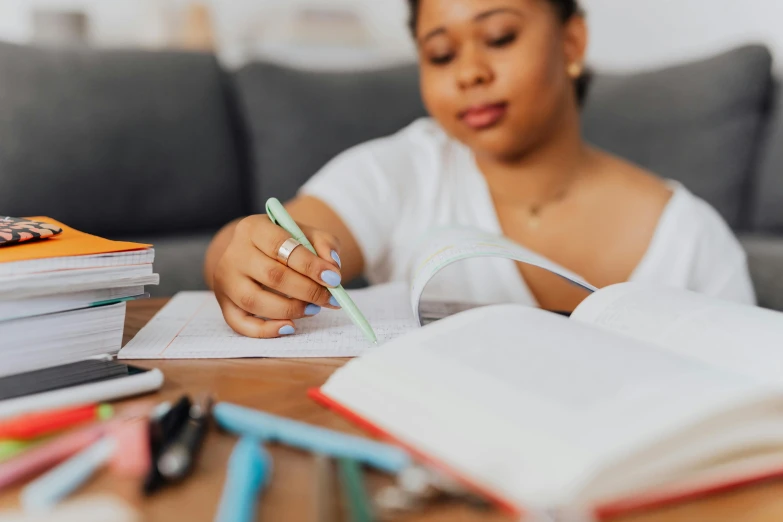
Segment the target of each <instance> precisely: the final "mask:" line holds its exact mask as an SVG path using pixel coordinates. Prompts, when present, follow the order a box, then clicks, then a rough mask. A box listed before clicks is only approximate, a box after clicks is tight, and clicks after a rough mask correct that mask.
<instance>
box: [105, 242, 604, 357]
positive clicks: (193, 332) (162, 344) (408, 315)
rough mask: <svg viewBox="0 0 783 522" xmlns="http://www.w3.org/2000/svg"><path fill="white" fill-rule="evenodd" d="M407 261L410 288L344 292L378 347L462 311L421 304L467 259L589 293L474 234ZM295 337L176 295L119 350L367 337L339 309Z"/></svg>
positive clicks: (311, 350)
mask: <svg viewBox="0 0 783 522" xmlns="http://www.w3.org/2000/svg"><path fill="white" fill-rule="evenodd" d="M422 244H424V245H426V248H422V249H420V250H419V252H418V257H417V258H416V259H415V260H414V261H413V262H412V263H411V267H412V269H411V279H410V283H409V284H406V283H391V284H388V285H380V286H376V287H372V288H367V289H363V290H355V291H352V292H350V294H351V297H352V298H353V300H354V301H355V302H356V305H357V306H358V307H359V309H360V310H361V311H362V313H363V314H364V315H365V317H366V318H367V320H368V322H369V323H370V324H371V325H372V327H373V330H374V331H375V333H376V335H377V336H378V341H379V343H381V344H382V343H384V342H387V341H390V340H392V339H395V338H396V337H398V336H400V335H403V334H405V333H406V332H408V331H410V330H413V329H416V328H418V327H419V325H421V324H424V323H427V322H429V320H431V319H437V318H440V317H442V316H444V315H448V314H449V313H452V312H456V311H459V310H461V309H462V305H461V304H453V305H452V304H443V303H427V302H422V301H421V296H422V294H423V292H424V289H425V287H426V286H427V283H428V282H429V281H430V280H431V279H432V278H433V277H434V276H435V275H436V274H437V273H438V272H439V271H441V270H442V269H444V268H445V267H447V266H449V265H451V264H452V263H456V262H458V261H461V260H463V259H468V258H472V257H488V256H489V257H504V258H509V259H514V260H516V261H520V262H523V263H528V264H531V265H535V266H539V267H542V268H545V269H547V270H550V271H552V272H554V273H556V274H559V275H561V276H562V277H564V278H566V279H568V280H569V281H571V282H573V283H574V284H575V285H578V286H580V287H583V288H585V289H586V290H587V291H592V290H594V287H592V286H590V285H589V284H588V283H587V282H586V281H584V280H583V279H582V278H580V277H579V276H577V275H576V274H573V273H571V272H569V271H568V270H565V269H564V268H562V267H560V266H558V265H556V264H554V263H552V262H551V261H549V260H547V259H546V258H544V257H542V256H540V255H538V254H535V253H533V252H531V251H529V250H527V249H525V248H524V247H522V246H520V245H518V244H516V243H514V242H512V241H510V240H508V239H505V238H502V237H498V236H494V235H491V234H487V233H485V232H482V231H478V230H473V229H461V228H460V229H452V228H449V229H442V230H438V231H435V232H434V233H433V234H432V235H430V236H429V237H428V239H427V240H426V241H424V242H423V243H422ZM296 331H297V334H296V335H295V336H292V337H285V338H280V339H248V338H245V337H242V336H240V335H238V334H236V333H234V332H233V331H232V330H231V329H230V328H229V327H228V326H227V325H226V323H225V321H224V320H223V315H222V313H221V311H220V307H219V306H218V304H217V300H216V299H215V296H214V294H212V293H211V292H183V293H180V294H178V295H176V296H175V297H174V298H173V299H172V300H171V301H170V302H169V303H168V304H167V305H166V306H165V307H164V308H163V309H162V310H161V311H160V312H159V313H158V314H157V315H156V316H155V317H154V318H153V319H152V321H150V322H149V323H148V324H147V325H146V326H145V327H144V328H143V329H142V330H141V331H140V332H139V334H138V335H137V336H136V337H135V338H134V339H133V340H132V341H131V342H130V343H128V345H127V346H126V347H125V348H123V350H122V351H121V352H120V357H121V358H124V359H202V358H232V357H233V358H239V357H352V356H356V355H361V354H362V353H364V352H365V351H366V350H368V349H370V345H369V344H368V342H367V339H365V338H364V336H363V335H362V334H361V331H360V330H359V329H358V328H357V327H356V326H355V325H354V324H353V323H352V322H351V320H350V318H349V317H348V316H347V315H346V314H345V313H344V312H342V311H339V310H338V311H335V310H323V311H321V313H320V314H318V315H317V316H315V317H312V318H306V319H301V320H299V321H297V325H296Z"/></svg>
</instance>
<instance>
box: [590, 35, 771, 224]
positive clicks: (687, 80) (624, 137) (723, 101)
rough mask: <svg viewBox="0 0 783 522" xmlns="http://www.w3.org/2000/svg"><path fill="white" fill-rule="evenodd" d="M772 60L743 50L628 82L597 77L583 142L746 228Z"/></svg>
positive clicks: (761, 50)
mask: <svg viewBox="0 0 783 522" xmlns="http://www.w3.org/2000/svg"><path fill="white" fill-rule="evenodd" d="M770 91H771V56H770V53H769V51H768V50H767V49H766V48H765V47H761V46H747V47H742V48H739V49H736V50H733V51H730V52H727V53H724V54H721V55H719V56H715V57H713V58H710V59H706V60H702V61H699V62H693V63H689V64H685V65H680V66H677V67H671V68H667V69H663V70H658V71H651V72H644V73H638V74H630V75H609V74H598V75H596V78H595V79H594V83H593V84H592V85H591V87H590V93H589V95H588V99H587V103H586V106H585V109H584V118H583V129H584V134H585V136H586V138H587V140H588V141H590V142H591V143H593V144H595V145H597V146H598V147H601V148H603V149H605V150H607V151H609V152H612V153H615V154H617V155H618V156H621V157H624V158H627V159H629V160H631V161H633V162H635V163H637V164H639V165H641V166H643V167H646V168H648V169H650V170H652V171H653V172H655V173H657V174H658V175H660V176H664V177H667V178H672V179H676V180H678V181H681V182H683V183H684V184H685V185H686V186H687V187H688V188H689V189H690V190H692V191H693V192H694V193H696V194H697V195H699V196H701V197H702V198H704V199H706V200H707V201H708V202H709V203H711V204H712V205H713V206H714V207H715V208H716V209H717V210H718V211H719V212H720V213H721V214H722V215H723V217H724V218H725V219H726V220H727V221H728V222H729V224H730V225H732V226H733V227H735V228H737V227H742V226H744V225H747V223H746V222H745V221H744V220H743V218H744V217H745V213H746V212H748V208H747V207H748V199H749V198H748V196H749V189H750V184H749V181H750V180H751V176H752V172H753V171H754V168H755V161H756V156H757V152H758V151H757V143H758V141H759V136H760V133H761V130H762V128H763V121H764V114H765V109H766V104H767V101H768V96H769V94H770Z"/></svg>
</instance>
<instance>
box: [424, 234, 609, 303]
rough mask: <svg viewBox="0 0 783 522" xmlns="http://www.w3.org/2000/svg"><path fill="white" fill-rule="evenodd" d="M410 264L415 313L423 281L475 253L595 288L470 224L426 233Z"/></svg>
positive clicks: (472, 256) (587, 287) (509, 241)
mask: <svg viewBox="0 0 783 522" xmlns="http://www.w3.org/2000/svg"><path fill="white" fill-rule="evenodd" d="M416 250H417V251H419V252H420V254H419V255H418V256H417V257H416V259H415V261H414V263H413V266H412V283H411V295H410V305H411V309H412V310H413V314H414V316H415V317H419V300H420V299H421V295H422V293H423V292H424V289H425V287H426V286H427V283H428V282H429V281H430V279H432V278H433V277H434V276H435V274H437V273H438V272H439V271H441V270H443V269H444V268H446V267H447V266H449V265H451V264H453V263H456V262H458V261H461V260H463V259H469V258H475V257H502V258H506V259H512V260H514V261H518V262H521V263H527V264H529V265H533V266H537V267H540V268H544V269H546V270H549V271H550V272H553V273H555V274H557V275H559V276H560V277H563V278H564V279H567V280H569V281H571V282H572V283H573V284H575V285H577V286H580V287H582V288H584V289H586V290H588V291H591V292H594V291H595V290H596V288H595V287H594V286H592V285H591V284H590V283H588V282H587V281H585V280H584V279H583V278H582V277H581V276H579V275H577V274H575V273H573V272H571V271H569V270H567V269H565V268H563V267H561V266H560V265H558V264H556V263H554V262H552V261H550V260H549V259H547V258H545V257H544V256H541V255H539V254H537V253H535V252H533V251H531V250H528V249H527V248H525V247H523V246H522V245H520V244H518V243H515V242H513V241H511V240H510V239H508V238H505V237H502V236H497V235H494V234H490V233H488V232H485V231H482V230H478V229H471V228H442V229H437V230H435V231H433V232H432V233H431V234H429V235H427V236H426V237H425V238H424V239H423V240H422V241H421V242H420V244H419V246H418V248H417V249H416Z"/></svg>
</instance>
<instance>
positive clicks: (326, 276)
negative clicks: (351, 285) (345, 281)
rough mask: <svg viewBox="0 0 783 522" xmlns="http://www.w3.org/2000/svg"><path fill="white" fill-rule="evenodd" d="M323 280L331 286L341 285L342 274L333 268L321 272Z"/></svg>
mask: <svg viewBox="0 0 783 522" xmlns="http://www.w3.org/2000/svg"><path fill="white" fill-rule="evenodd" d="M321 280H322V281H323V282H324V283H326V284H327V285H329V286H340V281H341V279H340V274H338V273H337V272H332V271H331V270H324V271H323V272H321Z"/></svg>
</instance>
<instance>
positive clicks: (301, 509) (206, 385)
mask: <svg viewBox="0 0 783 522" xmlns="http://www.w3.org/2000/svg"><path fill="white" fill-rule="evenodd" d="M164 303H165V300H159V299H157V300H156V299H152V300H148V301H137V302H132V303H129V305H128V317H127V320H126V323H125V338H124V342H127V341H128V340H130V339H131V338H132V337H133V336H134V335H135V334H136V332H138V331H139V329H140V328H141V327H142V326H144V324H146V323H147V321H149V319H150V318H151V317H152V316H153V315H154V314H155V312H156V311H157V310H158V309H160V307H161V306H163V304H164ZM132 363H133V364H137V365H138V366H144V367H156V368H159V369H160V370H161V371H163V373H164V375H165V376H166V384H165V385H164V387H163V389H162V390H161V391H160V392H159V393H158V394H156V395H155V396H152V399H154V400H155V401H161V400H164V399H170V400H175V399H176V398H177V397H179V396H180V395H181V394H183V393H190V394H195V393H199V392H203V391H211V392H212V393H213V394H214V395H215V396H216V398H217V399H218V400H222V401H231V402H234V403H237V404H241V405H245V406H249V407H253V408H258V409H263V410H265V411H268V412H271V413H275V414H279V415H284V416H286V417H290V418H293V419H298V420H302V421H306V422H309V423H312V424H317V425H319V426H325V427H329V428H333V429H338V430H341V431H345V432H348V433H353V434H361V432H360V431H359V430H357V429H356V428H355V427H354V426H353V425H351V424H349V423H348V422H347V421H345V420H343V419H342V418H340V417H339V416H337V415H335V414H333V413H331V412H329V411H327V410H325V409H323V408H321V407H320V406H318V405H317V404H315V403H314V402H313V401H311V400H310V399H309V398H307V396H306V392H307V390H308V389H309V388H312V387H316V386H319V385H321V384H323V383H324V382H325V381H326V379H327V378H328V377H329V375H330V374H331V373H332V372H333V371H334V370H335V369H336V368H338V367H339V366H340V365H342V364H343V363H344V360H342V359H320V360H285V359H253V360H209V361H174V360H171V361H139V362H132ZM141 400H150V397H146V398H141V399H135V400H132V401H125V403H124V404H132V403H135V402H138V401H141ZM235 442H236V438H234V437H232V436H230V435H227V434H223V433H220V432H218V431H217V430H212V431H211V432H210V433H209V435H208V437H207V440H206V441H205V446H204V450H203V452H202V454H201V458H200V460H199V462H198V466H197V468H196V470H195V472H194V474H193V475H192V476H191V477H190V479H189V480H187V481H186V482H184V483H183V484H181V485H179V486H176V487H171V488H169V489H166V490H164V491H162V492H161V493H159V494H157V495H155V496H154V497H152V498H150V499H145V498H143V497H142V496H141V495H140V494H139V492H138V487H139V485H138V483H135V482H133V481H128V480H118V479H117V478H116V477H113V476H111V475H109V474H107V473H104V474H102V475H101V476H99V477H97V478H96V479H95V480H93V481H92V482H91V483H90V484H89V485H88V486H87V487H86V488H84V493H85V494H89V493H98V492H111V493H114V494H117V495H120V496H121V497H123V498H124V499H125V500H127V501H128V502H129V503H131V504H132V505H134V506H136V507H137V508H138V509H140V510H141V512H142V513H143V514H144V520H148V521H150V522H157V521H160V522H163V521H188V522H199V521H210V520H212V519H213V517H214V514H215V509H216V506H217V504H218V500H219V498H220V492H221V489H222V484H223V479H224V474H225V467H226V461H227V459H228V456H229V454H230V452H231V449H232V448H233V446H234V444H235ZM271 453H272V456H273V459H274V480H273V481H272V484H271V486H270V488H269V489H268V490H267V492H266V494H265V495H264V497H263V500H262V502H261V509H260V513H259V520H263V521H266V522H278V521H281V522H298V521H303V522H304V521H309V520H312V519H313V517H312V506H313V503H312V499H313V492H314V488H313V484H312V474H311V469H312V468H311V466H312V460H311V458H310V457H309V456H308V455H305V454H303V453H300V452H297V451H293V450H290V449H286V448H281V447H273V448H271ZM369 483H370V487H371V489H377V488H378V487H382V486H383V485H385V484H389V483H391V482H390V479H388V478H387V477H383V476H381V475H372V476H371V477H370V481H369ZM17 497H18V490H16V491H11V492H9V493H6V494H4V495H0V508H5V507H9V506H15V505H16V498H17ZM400 520H401V521H403V522H425V521H426V522H436V521H442V522H446V521H448V522H474V521H475V522H478V521H487V522H491V521H497V522H500V521H508V520H512V519H511V518H509V517H508V516H505V515H503V514H501V513H497V512H485V511H481V510H477V509H475V508H471V507H468V506H465V505H461V504H460V503H452V504H446V505H438V506H434V507H432V508H430V509H428V510H427V511H425V512H422V513H420V514H416V515H412V516H407V517H402V518H400ZM617 520H622V521H624V522H631V521H633V522H653V521H655V522H679V521H689V522H690V521H702V520H704V521H710V522H721V521H726V522H728V521H731V522H735V521H740V520H741V521H743V522H760V521H765V522H767V521H769V522H772V521H780V520H783V483H781V482H771V483H768V484H761V485H756V486H751V487H747V488H744V489H741V490H737V491H733V492H731V493H728V494H724V495H720V496H713V497H710V498H705V499H701V500H697V501H693V502H690V503H687V504H680V505H676V506H671V507H668V508H665V509H661V510H657V511H651V512H647V513H637V514H634V515H632V516H628V517H624V518H622V519H617Z"/></svg>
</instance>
